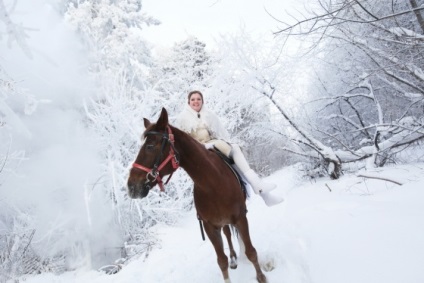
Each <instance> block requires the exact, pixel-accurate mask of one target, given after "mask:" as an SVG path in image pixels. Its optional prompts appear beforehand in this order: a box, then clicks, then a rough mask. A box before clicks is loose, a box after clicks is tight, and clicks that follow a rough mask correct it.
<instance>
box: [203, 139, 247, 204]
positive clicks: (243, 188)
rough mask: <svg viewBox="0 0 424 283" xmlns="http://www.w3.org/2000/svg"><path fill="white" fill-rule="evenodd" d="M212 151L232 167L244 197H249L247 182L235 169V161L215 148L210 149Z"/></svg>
mask: <svg viewBox="0 0 424 283" xmlns="http://www.w3.org/2000/svg"><path fill="white" fill-rule="evenodd" d="M210 150H211V151H213V152H215V153H216V154H217V155H218V156H219V157H220V158H221V159H222V160H223V161H224V163H225V164H226V165H227V166H228V167H230V169H231V171H233V173H234V175H235V176H236V178H237V180H238V182H239V184H240V188H241V190H242V192H243V193H244V196H245V197H247V189H246V185H247V184H246V182H245V181H244V180H243V178H242V177H241V175H240V173H239V172H238V171H237V170H236V169H235V168H234V166H235V163H234V160H233V159H232V158H230V157H227V156H226V155H225V154H223V153H222V152H220V151H219V150H218V149H217V148H215V147H214V148H213V149H210Z"/></svg>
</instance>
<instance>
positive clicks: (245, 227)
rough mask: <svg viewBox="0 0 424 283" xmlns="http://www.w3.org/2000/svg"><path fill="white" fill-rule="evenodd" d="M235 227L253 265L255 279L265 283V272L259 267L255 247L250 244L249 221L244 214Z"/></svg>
mask: <svg viewBox="0 0 424 283" xmlns="http://www.w3.org/2000/svg"><path fill="white" fill-rule="evenodd" d="M236 227H237V229H238V231H239V234H240V237H241V239H242V241H243V243H244V247H245V252H246V256H247V258H248V259H249V260H250V261H251V262H252V263H253V265H254V267H255V270H256V279H257V280H258V282H259V283H266V282H267V280H266V276H265V274H263V272H262V270H261V267H260V266H259V261H258V254H257V252H256V249H255V248H254V247H253V245H252V241H251V240H250V234H249V223H248V222H247V218H246V216H245V215H244V216H243V217H241V218H240V219H239V221H238V223H237V225H236Z"/></svg>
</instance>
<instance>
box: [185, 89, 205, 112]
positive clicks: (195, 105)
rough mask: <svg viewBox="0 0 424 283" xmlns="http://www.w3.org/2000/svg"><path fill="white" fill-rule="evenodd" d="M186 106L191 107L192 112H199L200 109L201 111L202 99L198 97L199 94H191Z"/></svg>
mask: <svg viewBox="0 0 424 283" xmlns="http://www.w3.org/2000/svg"><path fill="white" fill-rule="evenodd" d="M188 104H189V105H190V107H191V108H192V109H193V110H195V111H197V112H199V111H200V109H202V106H203V100H202V97H201V96H200V94H198V93H193V94H192V95H191V96H190V101H189V102H188Z"/></svg>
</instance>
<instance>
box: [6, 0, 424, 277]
mask: <svg viewBox="0 0 424 283" xmlns="http://www.w3.org/2000/svg"><path fill="white" fill-rule="evenodd" d="M240 9H242V7H240ZM22 11H25V13H26V14H25V13H22ZM23 14H24V15H23ZM270 17H274V19H275V23H276V30H275V31H274V39H273V40H264V39H263V38H259V37H255V36H253V35H251V34H249V33H248V32H246V31H244V30H242V29H241V30H240V31H239V32H238V33H237V34H232V35H223V36H222V37H221V38H220V39H219V42H218V44H217V46H218V47H216V48H212V49H211V48H209V47H208V46H207V44H206V43H205V42H202V41H201V40H199V39H198V38H196V37H194V36H189V37H187V39H186V40H183V41H181V42H178V43H175V44H174V46H173V47H172V48H170V49H169V50H160V52H158V51H157V50H156V51H155V50H154V48H153V47H154V45H153V43H152V42H148V41H147V40H145V39H144V37H143V30H145V29H149V28H150V27H151V26H155V25H160V24H161V22H160V19H156V18H155V17H154V15H149V14H147V13H146V12H145V11H144V7H143V1H142V0H114V1H112V0H60V1H48V2H46V3H45V1H41V0H37V1H31V3H30V4H28V3H26V2H25V1H22V0H0V45H1V46H0V144H1V147H0V282H3V281H7V280H15V279H17V278H19V277H20V276H22V275H25V274H38V273H43V272H55V273H61V272H65V271H69V270H76V269H78V268H80V267H82V266H86V265H90V266H92V267H93V268H99V267H101V266H103V265H106V264H108V263H110V262H112V261H114V260H116V259H118V258H121V259H123V260H125V261H131V259H133V258H137V257H147V256H148V255H149V253H150V252H151V251H152V250H153V249H155V248H156V247H157V245H158V243H157V240H156V238H155V236H154V234H153V233H152V228H153V227H155V226H157V225H158V224H161V225H173V224H175V223H176V222H177V221H178V220H179V218H180V217H181V215H182V214H184V213H185V212H187V211H189V210H191V209H193V200H192V190H193V185H192V181H191V180H190V179H189V178H188V176H187V175H186V174H185V173H184V172H183V171H177V172H176V174H174V177H173V179H172V182H170V183H169V184H167V189H166V192H164V193H160V192H159V191H158V190H156V191H152V192H151V193H150V194H149V195H148V197H147V198H146V199H145V200H143V205H141V203H140V202H136V201H131V200H130V199H129V197H128V195H127V188H126V181H127V178H128V172H129V168H130V165H131V163H132V162H133V160H134V157H135V156H136V154H137V152H138V150H139V148H140V145H141V143H142V140H141V134H142V132H143V130H144V126H143V122H142V121H143V118H148V119H151V120H152V121H155V120H156V119H157V117H158V116H159V113H160V111H161V109H162V107H165V108H166V109H167V110H168V113H169V114H170V121H171V122H172V121H175V117H176V116H177V114H178V113H179V112H180V111H181V110H182V106H183V105H184V104H185V103H186V101H187V94H188V92H189V91H191V90H194V89H198V90H201V91H202V92H203V94H204V98H205V105H207V107H208V108H209V109H213V110H214V111H215V112H216V113H217V114H218V116H219V117H220V118H221V120H222V122H223V123H224V124H225V125H226V126H227V129H228V131H229V132H230V133H231V136H232V137H233V139H234V140H235V141H237V142H238V143H239V144H240V145H241V146H242V148H243V151H244V152H245V153H246V155H247V156H248V159H249V160H251V161H252V166H253V167H254V169H255V170H256V171H257V172H260V174H261V175H262V176H269V175H270V174H272V173H274V172H276V171H278V170H280V169H281V168H284V167H287V166H293V165H296V166H297V168H298V170H299V174H301V177H302V178H303V179H305V180H316V179H319V178H329V179H331V180H337V179H339V178H340V177H341V176H343V175H344V174H346V173H352V172H358V171H359V170H362V169H364V168H381V167H386V166H389V165H392V164H410V163H413V162H422V161H423V158H424V155H423V154H422V152H423V151H422V146H423V139H424V115H423V114H424V18H423V17H424V0H390V1H389V0H384V1H377V0H311V1H309V2H308V5H307V6H305V7H304V11H302V12H301V13H297V14H293V15H292V16H291V17H290V18H285V19H282V18H279V17H278V14H271V13H270ZM40 19H43V20H42V21H41V20H40ZM105 235H107V237H106V236H105Z"/></svg>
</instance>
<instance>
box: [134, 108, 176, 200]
mask: <svg viewBox="0 0 424 283" xmlns="http://www.w3.org/2000/svg"><path fill="white" fill-rule="evenodd" d="M144 126H145V127H146V131H145V132H144V134H143V137H144V143H143V145H142V147H141V149H140V151H139V153H138V155H137V158H136V159H135V162H134V164H133V166H132V168H131V171H130V176H129V178H128V195H129V196H130V197H131V198H144V197H145V196H147V194H148V193H149V190H150V189H151V188H153V187H154V186H155V185H156V184H159V186H160V187H161V190H163V182H162V177H163V176H165V175H169V174H172V173H173V172H174V171H175V170H176V169H177V168H178V157H177V155H178V153H177V152H176V151H175V148H174V135H173V134H172V132H171V128H170V126H169V124H168V113H167V112H166V110H165V108H162V112H161V115H160V117H159V119H158V121H157V122H156V123H150V121H149V120H148V119H146V118H144Z"/></svg>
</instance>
